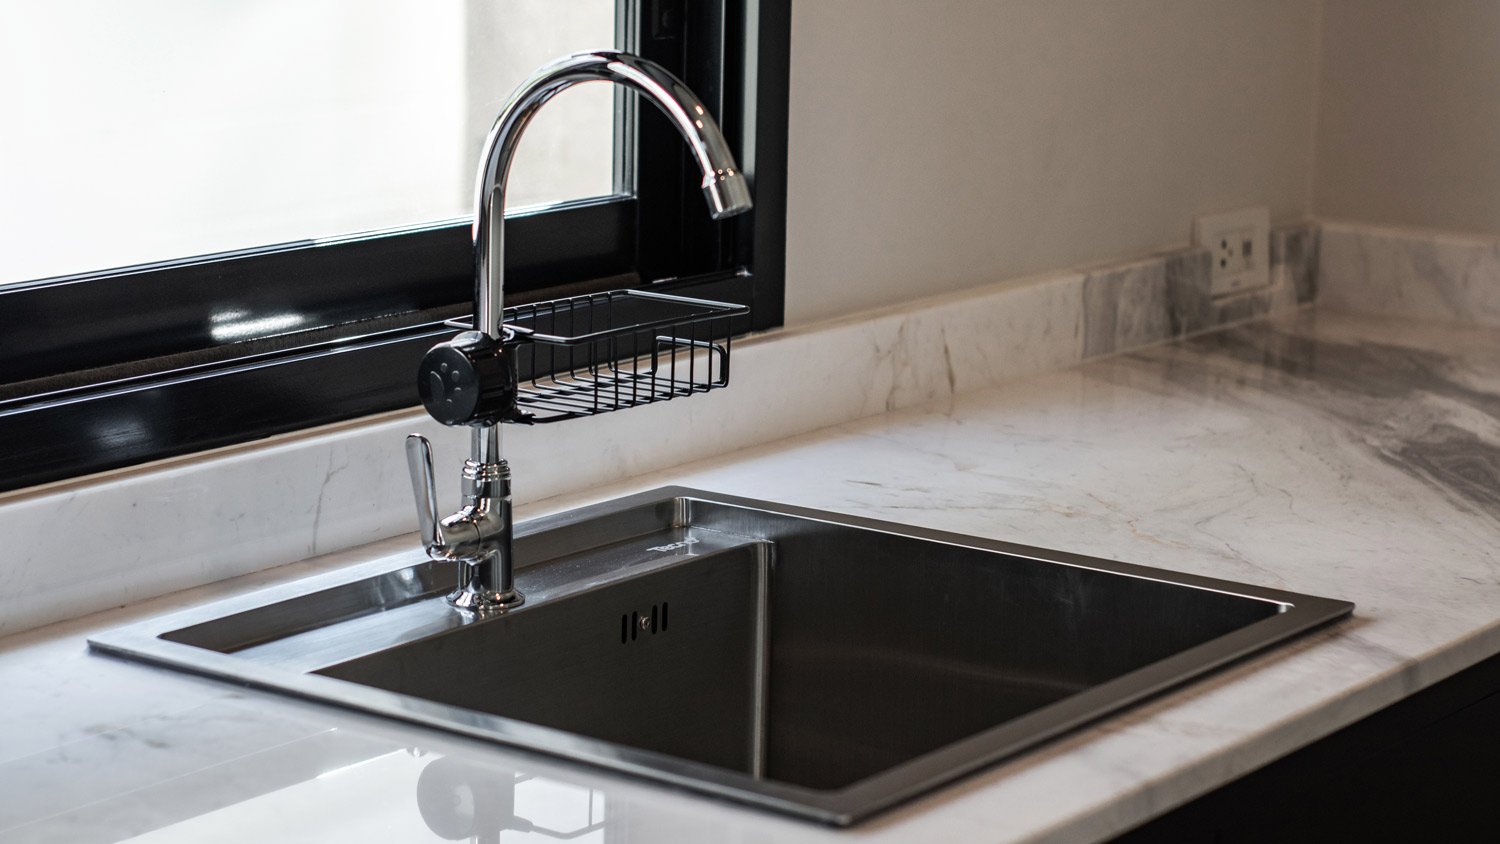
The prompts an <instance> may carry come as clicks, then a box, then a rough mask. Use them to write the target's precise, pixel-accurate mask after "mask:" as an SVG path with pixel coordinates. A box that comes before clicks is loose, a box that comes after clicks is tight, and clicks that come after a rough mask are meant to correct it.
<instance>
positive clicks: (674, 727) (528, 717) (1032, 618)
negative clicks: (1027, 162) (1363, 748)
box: [90, 488, 1353, 824]
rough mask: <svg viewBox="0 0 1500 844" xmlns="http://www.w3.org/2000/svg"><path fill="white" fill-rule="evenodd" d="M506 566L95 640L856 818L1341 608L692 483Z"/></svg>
mask: <svg viewBox="0 0 1500 844" xmlns="http://www.w3.org/2000/svg"><path fill="white" fill-rule="evenodd" d="M516 556H517V578H516V579H517V586H518V588H519V589H520V590H521V591H522V592H523V593H524V594H525V595H526V597H527V602H526V604H524V605H523V606H522V607H520V608H519V609H516V610H512V611H511V612H509V613H506V614H504V615H501V616H496V617H492V618H487V619H484V620H480V621H471V620H469V619H467V618H465V617H464V616H462V615H460V614H459V613H457V612H455V611H454V610H452V609H451V608H450V607H448V606H447V605H446V604H445V603H444V601H443V600H442V595H443V594H445V593H446V592H447V591H448V590H449V589H450V588H452V586H453V581H454V577H455V574H454V572H453V570H452V568H451V567H448V566H442V565H439V564H434V563H431V562H428V561H426V559H425V558H421V561H420V562H413V560H414V559H417V558H419V557H420V555H419V553H418V552H415V551H414V553H413V554H412V555H411V557H405V556H403V557H401V558H399V559H387V560H384V561H378V562H376V563H371V564H367V565H365V566H362V567H357V568H355V569H352V570H348V571H344V572H338V573H335V574H333V575H328V576H324V577H322V578H315V579H312V580H308V581H303V582H300V583H294V584H290V585H287V586H284V587H279V588H276V589H272V590H267V591H265V592H261V593H257V594H253V595H249V596H245V597H243V598H237V599H233V600H230V601H225V602H220V603H217V604H211V605H207V606H203V607H197V608H193V609H190V610H186V611H183V612H179V613H174V614H171V615H167V616H163V617H159V618H155V619H151V620H148V621H145V622H142V623H140V624H136V625H133V626H131V627H128V628H123V629H119V630H115V631H111V632H109V633H107V634H105V635H101V636H99V637H98V638H96V639H93V640H91V641H90V644H91V646H92V647H93V648H94V649H96V650H99V651H104V652H107V653H111V654H116V655H120V656H125V657H129V658H134V659H141V660H146V661H150V662H153V663H159V664H164V665H168V666H173V667H177V668H181V669H186V670H189V671H194V672H198V673H202V674H207V675H212V676H217V677H223V678H227V679H232V680H235V681H237V682H241V683H248V684H251V685H254V686H259V687H263V688H268V689H274V690H278V691H282V692H287V693H291V694H295V695H299V696H302V697H307V698H312V699H315V700H319V701H325V702H329V703H334V704H339V705H342V706H347V707H352V708H355V709H359V710H363V711H367V712H372V713H377V714H380V715H385V716H390V717H394V718H399V719H403V720H406V721H411V722H416V723H419V724H424V725H428V726H432V727H438V728H441V729H445V730H450V731H453V732H457V733H463V734H466V735H470V736H475V737H478V738H481V739H486V740H490V741H495V742H500V743H503V744H506V745H512V746H516V747H521V748H525V749H529V750H535V751H542V752H545V753H549V754H554V755H558V756H563V757H566V758H569V759H573V760H576V761H579V762H584V763H588V764H592V765H597V766H602V767H605V768H610V769H614V770H617V771H624V772H628V773H631V774H636V775H640V776H644V777H648V778H651V779H654V780H659V781H663V782H667V783H671V784H674V785H679V786H684V787H687V788H690V789H694V790H697V791H700V792H706V793H710V794H714V795H718V796H721V797H727V798H731V799H735V800H739V801H743V802H746V803H751V804H755V805H759V806H762V807H767V808H772V809H777V810H781V811H785V812H790V813H793V814H796V815H800V816H803V817H808V818H813V819H816V820H820V821H824V822H827V823H833V824H849V823H852V822H854V821H856V820H859V819H861V818H863V817H865V816H868V815H870V814H872V813H874V812H876V811H879V810H881V809H884V808H887V807H889V806H891V805H893V804H895V803H897V802H899V801H901V800H904V799H907V798H909V797H912V796H914V795H916V794H919V793H921V792H924V791H927V790H930V789H932V788H934V787H936V786H938V785H940V784H942V783H944V782H947V781H950V780H952V779H954V778H956V777H958V776H961V775H962V774H964V773H967V772H970V771H973V770H975V769H977V768H980V767H982V766H985V765H988V764H992V763H994V762H995V761H997V760H999V759H1002V758H1004V757H1007V756H1010V755H1013V754H1015V753H1018V752H1020V751H1022V750H1024V749H1026V748H1028V747H1031V746H1034V745H1036V744H1037V743H1039V742H1042V741H1044V740H1046V739H1048V738H1051V737H1053V736H1056V735H1058V734H1059V733H1061V732H1063V731H1065V730H1068V729H1071V728H1074V727H1077V726H1079V725H1081V724H1084V723H1086V722H1088V721H1091V720H1094V719H1097V718H1100V717H1101V716H1104V715H1106V714H1108V713H1110V712H1113V711H1116V710H1118V709H1120V708H1121V707H1124V706H1126V705H1128V704H1130V703H1132V702H1135V701H1139V700H1141V699H1143V698H1145V697H1147V696H1149V695H1152V694H1155V693H1158V692H1160V691H1162V690H1164V689H1167V688H1169V687H1171V686H1174V685H1176V684H1180V683H1182V682H1184V681H1186V680H1188V679H1190V678H1193V677H1196V676H1199V675H1202V674H1203V673H1205V672H1207V671H1210V670H1212V669H1214V668H1215V667H1218V666H1221V665H1223V664H1225V663H1227V662H1229V661H1231V660H1234V659H1237V658H1240V657H1243V656H1245V655H1246V654H1249V653H1251V652H1253V651H1256V650H1259V649H1261V648H1264V647H1266V646H1268V645H1271V644H1273V643H1276V642H1280V641H1284V640H1285V639H1287V638H1289V637H1291V636H1295V635H1297V634H1299V633H1301V632H1304V631H1306V630H1309V629H1311V628H1313V627H1316V626H1318V625H1321V624H1325V623H1327V622H1330V621H1333V620H1335V619H1338V618H1341V617H1343V616H1345V615H1347V614H1349V612H1350V611H1351V610H1352V609H1353V605H1352V604H1349V603H1347V602H1344V601H1336V600H1329V599H1325V598H1317V597H1312V596H1308V595H1299V594H1293V593H1289V592H1284V591H1277V590H1273V589H1263V588H1260V587H1255V586H1248V585H1244V584H1237V583H1230V582H1226V581H1220V580H1211V579H1209V578H1203V577H1195V576H1192V575H1184V574H1176V573H1172V572H1167V571H1160V570H1156V569H1150V568H1144V567H1141V566H1134V565H1126V564H1122V563H1115V562H1110V561H1106V560H1099V559H1093V558H1088V557H1080V556H1077V555H1073V554H1064V553H1060V552H1056V551H1043V550H1040V549H1036V548H1028V547H1023V546H1019V545H1013V544H1009V543H1004V542H997V541H993V540H987V539H977V538H974V537H967V536H959V535H955V534H949V533H943V532H939V531H932V530H923V529H918V528H911V527H905V526H901V525H895V524H890V523H885V522H878V521H873V520H869V519H862V518H854V517H849V516H842V515H836V514H832V513H824V512H817V511H811V510H806V509H802V508H796V507H787V506H781V505H776V504H770V503H766V502H762V501H752V500H746V499H740V498H734V497H730V496H725V495H718V494H715V493H707V492H700V491H696V490H688V489H681V488H665V489H660V490H656V491H653V492H648V493H643V494H641V495H637V496H632V497H629V498H624V499H620V500H618V501H614V502H610V503H607V504H602V505H598V506H594V507H589V508H585V509H581V510H577V511H573V512H570V513H565V514H562V515H559V516H554V517H549V518H546V519H539V520H536V521H532V522H529V523H525V524H523V525H521V526H520V528H519V530H518V539H517V541H516Z"/></svg>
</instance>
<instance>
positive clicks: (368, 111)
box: [0, 0, 614, 284]
mask: <svg viewBox="0 0 1500 844" xmlns="http://www.w3.org/2000/svg"><path fill="white" fill-rule="evenodd" d="M613 39H614V3H613V2H612V0H0V79H3V80H5V82H4V84H3V85H0V284H3V283H7V282H14V281H19V280H25V279H32V278H41V277H46V276H55V275H62V274H69V273H76V272H84V271H88V270H96V269H105V268H110V267H118V266H125V265H130V264H136V263H143V262H147V261H158V260H165V259H170V258H178V257H184V256H190V255H201V254H206V253H211V252H219V251H224V250H229V249H240V248H246V247H252V246H260V245H267V244H274V243H285V242H292V241H299V240H307V239H313V238H324V237H332V236H338V235H344V234H352V233H357V232H363V231H371V230H378V229H385V228H392V227H397V226H406V225H412V224H417V223H425V222H432V221H436V220H443V219H450V218H454V217H462V216H465V215H467V214H468V213H470V207H471V203H472V201H473V200H472V191H473V178H474V170H475V167H476V163H477V162H476V160H475V159H476V158H477V156H478V154H479V147H480V144H481V142H482V140H483V137H484V134H485V132H486V131H488V129H489V125H490V123H491V122H492V121H493V119H494V117H495V114H496V113H497V112H498V110H499V108H500V106H501V105H502V104H503V103H504V101H505V99H506V97H507V96H508V95H509V93H510V91H511V90H512V89H513V88H514V87H515V85H516V84H517V83H518V82H520V81H521V80H522V79H524V78H525V77H526V75H527V74H528V73H530V72H531V71H532V70H533V69H534V68H536V67H537V66H538V65H540V64H542V63H544V62H546V61H549V60H551V59H553V58H556V57H558V56H560V55H563V54H565V53H569V52H575V51H578V50H584V49H590V48H597V47H605V46H610V45H612V43H613ZM612 121H613V99H612V92H611V91H610V90H609V89H608V86H606V85H603V84H599V85H585V86H581V87H579V88H578V89H575V90H573V91H570V92H568V93H566V94H564V95H562V96H560V97H558V98H557V100H556V101H555V102H554V103H553V104H551V105H549V106H548V108H547V109H545V110H544V111H543V113H542V114H541V115H540V116H539V117H538V119H537V120H536V121H535V123H534V124H533V125H532V127H531V128H530V129H529V130H528V133H527V136H526V138H525V140H524V141H523V142H522V147H521V150H520V153H519V155H518V158H517V161H516V163H515V166H514V168H513V171H512V172H513V185H514V190H513V192H512V195H511V208H512V209H514V208H517V207H520V206H523V205H538V204H546V203H553V202H560V201H564V200H569V199H578V198H583V197H589V196H599V195H607V194H610V193H613V192H614V190H613V152H612V143H613V123H612Z"/></svg>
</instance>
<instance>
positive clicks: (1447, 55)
mask: <svg viewBox="0 0 1500 844" xmlns="http://www.w3.org/2000/svg"><path fill="white" fill-rule="evenodd" d="M1325 15H1326V19H1325V24H1324V28H1323V33H1324V34H1323V71H1322V83H1321V88H1320V91H1319V110H1318V115H1319V117H1318V120H1319V127H1318V154H1317V178H1316V181H1315V188H1314V194H1313V196H1314V202H1313V208H1314V211H1315V212H1316V213H1317V214H1318V216H1321V217H1327V218H1331V219H1345V220H1362V221H1371V222H1379V223H1394V224H1401V225H1412V226H1422V227H1426V228H1442V229H1453V230H1458V231H1468V232H1487V233H1496V232H1500V2H1495V0H1327V4H1326V8H1325Z"/></svg>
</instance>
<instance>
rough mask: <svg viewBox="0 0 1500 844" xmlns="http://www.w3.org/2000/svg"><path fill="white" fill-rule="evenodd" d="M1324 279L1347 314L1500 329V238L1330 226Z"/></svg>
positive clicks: (1325, 290) (1331, 299)
mask: <svg viewBox="0 0 1500 844" xmlns="http://www.w3.org/2000/svg"><path fill="white" fill-rule="evenodd" d="M1318 276H1319V284H1320V287H1321V292H1322V297H1323V298H1322V301H1324V302H1326V303H1328V304H1329V305H1331V306H1332V307H1335V308H1339V309H1341V310H1348V311H1354V312H1357V313H1370V314H1389V315H1393V316H1409V317H1417V318H1420V319H1436V320H1448V321H1455V322H1470V323H1478V324H1481V325H1500V238H1495V237H1481V236H1469V235H1455V234H1446V233H1440V232H1428V231H1419V230H1409V229H1393V228H1385V227H1380V226H1368V225H1359V224H1352V223H1327V224H1325V226H1324V229H1323V235H1322V247H1321V256H1320V262H1319V266H1318Z"/></svg>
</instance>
